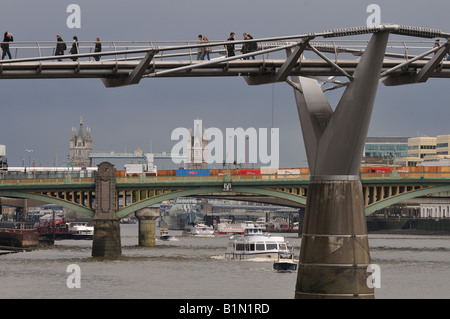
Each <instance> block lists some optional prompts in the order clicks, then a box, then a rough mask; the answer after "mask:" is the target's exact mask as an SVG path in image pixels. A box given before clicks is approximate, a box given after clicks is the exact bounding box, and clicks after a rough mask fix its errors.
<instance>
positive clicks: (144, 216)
mask: <svg viewBox="0 0 450 319" xmlns="http://www.w3.org/2000/svg"><path fill="white" fill-rule="evenodd" d="M135 215H136V218H137V219H138V220H139V235H138V238H139V246H142V247H154V246H155V245H156V219H158V217H159V208H155V207H146V208H143V209H140V210H138V211H137V212H135Z"/></svg>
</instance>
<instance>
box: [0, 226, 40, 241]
mask: <svg viewBox="0 0 450 319" xmlns="http://www.w3.org/2000/svg"><path fill="white" fill-rule="evenodd" d="M0 244H1V245H5V246H9V247H36V246H37V245H38V244H39V233H38V231H37V229H36V228H34V224H33V223H27V222H2V223H0Z"/></svg>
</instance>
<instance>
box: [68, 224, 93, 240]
mask: <svg viewBox="0 0 450 319" xmlns="http://www.w3.org/2000/svg"><path fill="white" fill-rule="evenodd" d="M68 224H69V232H70V233H71V235H72V239H93V238H94V227H93V226H88V223H87V222H70V223H68Z"/></svg>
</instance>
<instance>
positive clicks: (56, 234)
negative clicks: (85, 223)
mask: <svg viewBox="0 0 450 319" xmlns="http://www.w3.org/2000/svg"><path fill="white" fill-rule="evenodd" d="M54 224H55V227H54V229H53V221H47V222H43V223H41V224H39V226H38V228H37V229H38V232H39V236H41V237H44V238H50V239H52V238H55V239H69V238H72V234H71V232H70V230H69V225H68V224H67V223H66V222H65V221H62V220H55V222H54Z"/></svg>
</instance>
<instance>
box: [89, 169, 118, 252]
mask: <svg viewBox="0 0 450 319" xmlns="http://www.w3.org/2000/svg"><path fill="white" fill-rule="evenodd" d="M94 178H95V206H96V209H95V215H94V218H93V221H94V238H93V241H92V256H93V257H119V256H121V254H122V246H121V240H120V221H119V219H118V218H117V216H116V210H115V206H116V205H115V202H116V196H115V195H116V176H115V168H114V165H112V164H111V163H108V162H103V163H101V164H100V165H98V170H97V172H95V177H94Z"/></svg>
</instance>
